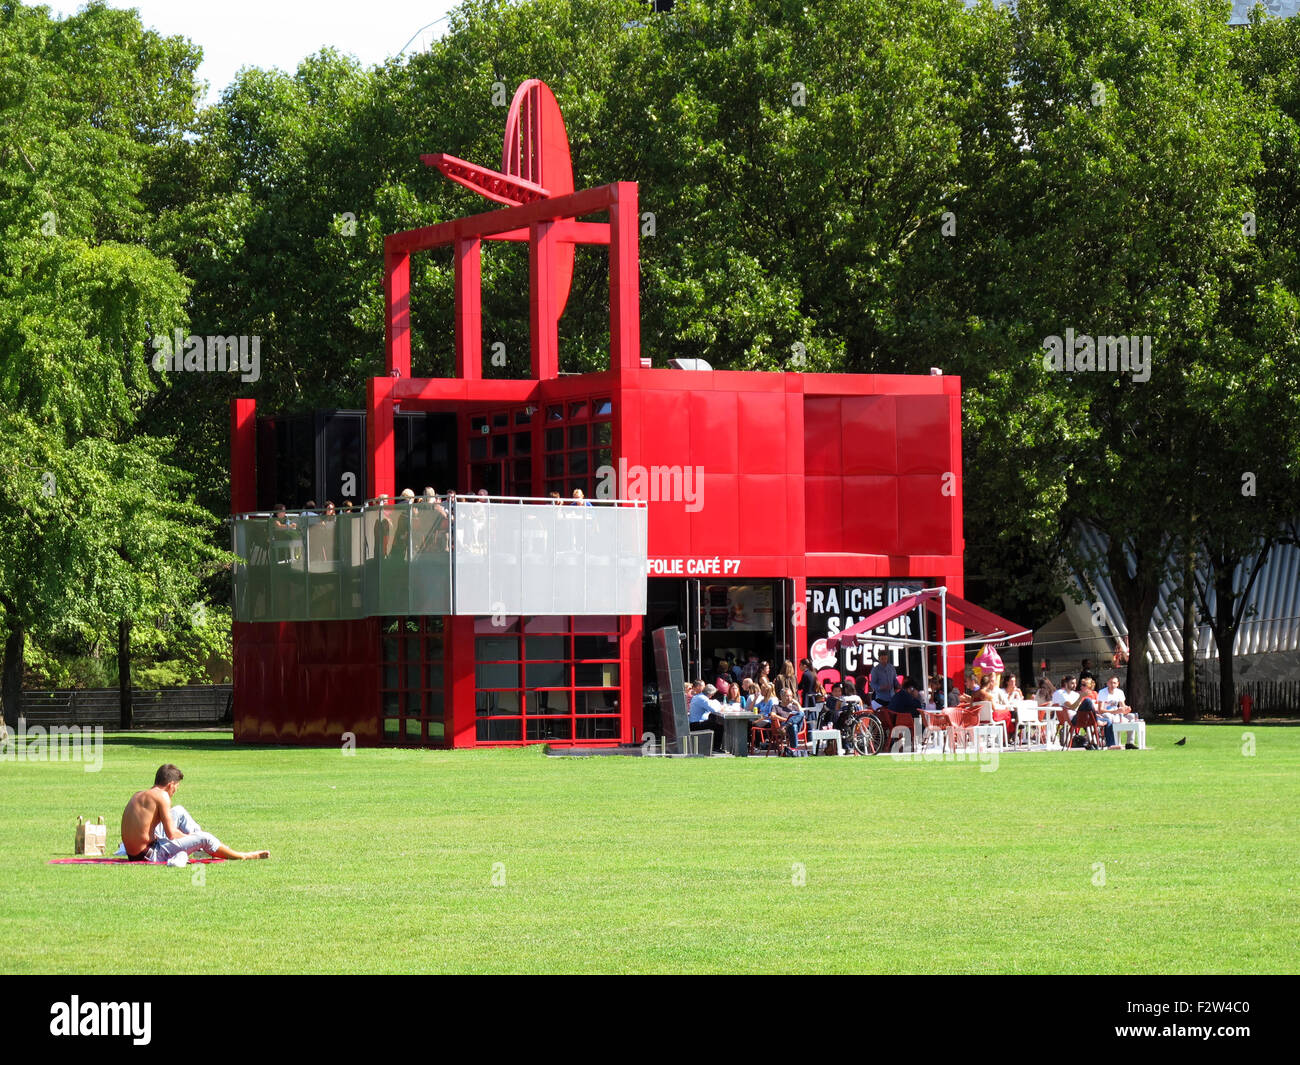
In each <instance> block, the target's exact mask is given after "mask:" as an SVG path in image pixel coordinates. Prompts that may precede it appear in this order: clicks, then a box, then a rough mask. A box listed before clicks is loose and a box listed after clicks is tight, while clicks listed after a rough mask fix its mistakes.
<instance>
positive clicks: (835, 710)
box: [817, 682, 844, 728]
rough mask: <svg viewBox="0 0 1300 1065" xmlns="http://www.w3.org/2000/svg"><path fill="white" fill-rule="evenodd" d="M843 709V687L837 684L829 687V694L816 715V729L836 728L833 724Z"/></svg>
mask: <svg viewBox="0 0 1300 1065" xmlns="http://www.w3.org/2000/svg"><path fill="white" fill-rule="evenodd" d="M843 709H844V685H843V684H842V683H839V682H837V683H835V684H832V685H831V693H830V694H829V695H828V696H826V701H825V702H824V703H822V706H821V711H820V712H819V713H818V714H817V727H818V728H838V727H839V726H838V725H836V723H835V722H836V720H837V719H838V718H839V716H840V712H841V711H842V710H843Z"/></svg>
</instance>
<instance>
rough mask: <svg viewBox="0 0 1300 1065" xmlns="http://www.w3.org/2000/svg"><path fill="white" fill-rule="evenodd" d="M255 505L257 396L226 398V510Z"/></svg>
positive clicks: (238, 510) (237, 511)
mask: <svg viewBox="0 0 1300 1065" xmlns="http://www.w3.org/2000/svg"><path fill="white" fill-rule="evenodd" d="M256 509H257V400H255V399H232V400H231V401H230V513H232V514H247V513H248V512H249V511H252V510H256Z"/></svg>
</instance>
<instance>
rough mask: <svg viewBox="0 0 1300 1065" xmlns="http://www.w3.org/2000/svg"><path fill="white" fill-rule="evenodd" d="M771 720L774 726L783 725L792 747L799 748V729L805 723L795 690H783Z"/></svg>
mask: <svg viewBox="0 0 1300 1065" xmlns="http://www.w3.org/2000/svg"><path fill="white" fill-rule="evenodd" d="M770 720H771V722H772V724H773V725H777V724H780V725H783V726H784V727H785V734H786V738H787V741H788V742H789V744H790V746H791V747H798V746H799V727H800V726H801V725H802V724H803V723H804V712H803V708H802V707H800V705H799V700H798V699H797V698H796V697H795V693H794V689H792V688H783V689H782V691H781V696H780V702H779V703H778V705H777V706H776V708H775V709H774V710H773V711H772V714H771V717H770Z"/></svg>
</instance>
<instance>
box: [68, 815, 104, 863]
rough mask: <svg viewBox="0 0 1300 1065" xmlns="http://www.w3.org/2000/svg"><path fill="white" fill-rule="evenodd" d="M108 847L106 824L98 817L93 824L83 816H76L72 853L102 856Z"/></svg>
mask: <svg viewBox="0 0 1300 1065" xmlns="http://www.w3.org/2000/svg"><path fill="white" fill-rule="evenodd" d="M107 849H108V826H107V825H105V824H104V819H103V818H102V817H101V818H99V819H98V820H97V821H96V822H95V823H94V824H93V825H90V824H87V823H86V819H85V818H84V817H78V818H77V842H76V848H75V851H74V853H76V854H85V855H87V856H89V857H102V856H103V855H104V854H105V853H106V852H107Z"/></svg>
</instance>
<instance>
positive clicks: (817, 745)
mask: <svg viewBox="0 0 1300 1065" xmlns="http://www.w3.org/2000/svg"><path fill="white" fill-rule="evenodd" d="M823 743H833V744H835V753H836V754H843V753H844V750H843V747H844V737H843V736H841V735H840V730H839V729H837V728H815V729H813V730H812V731H811V732H809V733H808V745H809V746H810V747H812V750H813V754H821V745H822V744H823Z"/></svg>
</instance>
